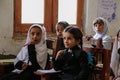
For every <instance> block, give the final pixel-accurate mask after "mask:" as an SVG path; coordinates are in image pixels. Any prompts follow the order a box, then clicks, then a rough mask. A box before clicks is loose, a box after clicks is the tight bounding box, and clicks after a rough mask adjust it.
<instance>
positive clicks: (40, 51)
mask: <svg viewBox="0 0 120 80" xmlns="http://www.w3.org/2000/svg"><path fill="white" fill-rule="evenodd" d="M34 26H38V27H39V28H40V29H41V30H42V37H41V40H40V42H39V43H38V44H35V49H36V57H37V61H38V64H39V65H40V66H41V67H42V69H45V66H46V62H47V46H46V30H45V28H44V27H42V26H40V25H39V24H33V25H31V26H30V28H29V30H28V33H27V39H26V43H25V46H24V47H23V48H22V50H21V51H20V52H19V54H18V55H17V58H16V59H15V62H14V64H16V63H17V62H18V61H19V60H21V61H24V62H26V63H27V62H28V61H29V58H28V44H29V42H30V30H31V29H32V28H33V27H34Z"/></svg>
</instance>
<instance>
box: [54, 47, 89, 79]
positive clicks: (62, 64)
mask: <svg viewBox="0 0 120 80" xmlns="http://www.w3.org/2000/svg"><path fill="white" fill-rule="evenodd" d="M71 50H72V52H68V49H65V50H64V53H63V54H62V55H61V56H59V57H58V59H57V60H53V65H54V68H55V70H61V71H62V74H61V76H62V80H87V79H88V75H89V65H88V59H87V53H86V52H85V51H83V50H82V49H80V48H79V47H78V46H75V47H73V48H72V49H71Z"/></svg>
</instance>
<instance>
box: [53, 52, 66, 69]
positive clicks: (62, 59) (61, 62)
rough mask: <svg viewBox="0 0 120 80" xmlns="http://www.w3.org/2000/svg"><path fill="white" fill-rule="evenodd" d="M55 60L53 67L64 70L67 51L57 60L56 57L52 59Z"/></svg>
mask: <svg viewBox="0 0 120 80" xmlns="http://www.w3.org/2000/svg"><path fill="white" fill-rule="evenodd" d="M52 61H53V67H54V69H55V70H62V69H63V66H64V64H65V63H64V62H65V53H63V54H62V55H61V56H59V57H58V59H57V60H55V58H53V59H52Z"/></svg>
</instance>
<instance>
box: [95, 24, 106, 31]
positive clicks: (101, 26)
mask: <svg viewBox="0 0 120 80" xmlns="http://www.w3.org/2000/svg"><path fill="white" fill-rule="evenodd" d="M94 27H95V30H96V31H97V32H100V33H102V32H103V27H104V24H97V23H96V24H95V25H94Z"/></svg>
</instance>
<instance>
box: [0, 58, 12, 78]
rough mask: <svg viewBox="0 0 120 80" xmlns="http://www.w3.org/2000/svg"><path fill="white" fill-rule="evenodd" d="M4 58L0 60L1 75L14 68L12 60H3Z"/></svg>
mask: <svg viewBox="0 0 120 80" xmlns="http://www.w3.org/2000/svg"><path fill="white" fill-rule="evenodd" d="M4 61H6V60H0V76H3V75H4V74H6V73H9V72H11V71H12V70H13V69H14V64H13V61H10V60H9V59H8V60H7V62H4Z"/></svg>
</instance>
